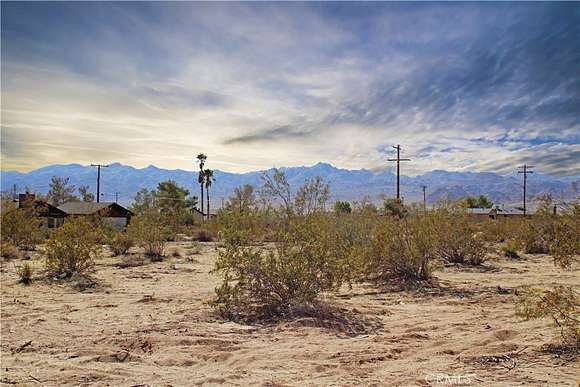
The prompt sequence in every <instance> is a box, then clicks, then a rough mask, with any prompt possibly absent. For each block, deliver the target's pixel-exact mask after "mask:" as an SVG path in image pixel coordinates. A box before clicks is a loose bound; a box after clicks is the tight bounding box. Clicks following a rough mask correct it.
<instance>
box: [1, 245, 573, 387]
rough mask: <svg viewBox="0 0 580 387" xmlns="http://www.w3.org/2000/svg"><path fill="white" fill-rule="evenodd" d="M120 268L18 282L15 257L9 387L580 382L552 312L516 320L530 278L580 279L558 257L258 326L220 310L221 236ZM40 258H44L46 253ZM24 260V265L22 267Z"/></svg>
mask: <svg viewBox="0 0 580 387" xmlns="http://www.w3.org/2000/svg"><path fill="white" fill-rule="evenodd" d="M189 246H190V245H188V244H187V243H179V244H172V245H171V247H170V249H169V250H170V251H173V250H178V251H180V252H181V254H182V256H181V257H173V256H171V257H169V258H167V259H166V261H164V262H158V263H149V262H147V263H145V264H144V265H142V266H137V267H129V268H119V267H118V266H117V265H118V264H119V263H120V262H121V261H122V259H121V258H119V257H116V258H112V257H110V258H103V259H102V260H100V261H99V263H98V265H97V271H96V273H95V275H94V276H95V278H96V279H97V280H98V285H97V286H96V287H93V288H90V287H89V288H88V289H86V290H84V291H82V292H81V291H79V290H77V289H75V288H74V287H73V286H72V285H71V284H70V283H64V284H51V283H48V282H46V281H43V280H40V279H39V280H37V281H35V282H34V283H33V284H32V285H30V286H23V285H20V284H17V277H16V274H15V264H14V263H13V262H4V263H3V264H2V272H1V280H2V292H1V294H2V310H1V323H2V324H1V334H2V337H1V339H2V340H1V355H2V358H1V366H2V368H1V375H0V376H1V377H0V381H1V382H2V383H3V384H5V385H14V384H20V385H46V386H63V385H98V386H184V385H218V384H228V385H268V386H282V385H385V386H422V385H433V386H435V385H460V384H461V385H482V386H514V385H531V386H540V385H541V386H544V385H546V386H548V385H549V386H559V385H561V386H576V385H577V383H578V380H579V379H578V377H579V375H580V367H579V366H578V364H577V363H575V362H574V361H570V360H569V359H568V360H567V358H565V357H562V356H558V355H555V354H553V353H547V352H545V351H543V350H542V346H543V345H545V344H546V343H549V342H551V341H553V340H554V338H555V336H554V334H555V333H554V330H553V329H552V328H551V327H550V325H549V324H550V322H549V321H547V320H543V321H530V322H521V321H519V320H518V319H517V318H516V317H515V316H514V306H513V305H514V302H513V301H514V298H515V297H516V296H515V295H514V290H515V289H516V288H517V287H519V286H521V285H523V284H532V285H551V284H555V283H559V284H576V285H578V284H580V272H579V271H578V270H575V271H572V272H570V271H568V272H564V271H560V270H558V269H556V268H555V267H554V266H553V264H552V261H551V259H550V257H547V256H528V257H526V259H525V260H521V261H510V260H507V259H504V258H497V259H495V260H492V261H490V262H489V263H488V264H487V265H486V267H484V268H459V267H454V266H448V267H443V268H441V269H440V270H439V271H437V272H436V273H435V275H436V277H437V278H438V281H439V287H436V288H430V289H422V290H416V289H415V290H404V291H392V289H391V290H389V289H384V288H383V289H381V288H380V287H377V286H374V285H371V284H364V285H357V286H355V287H354V288H353V289H348V288H345V289H344V290H343V291H342V292H341V293H340V294H338V295H334V296H327V297H325V300H326V301H328V302H330V303H332V304H334V305H337V306H338V307H340V308H344V309H345V310H346V311H347V313H346V316H347V317H346V318H343V319H341V318H336V319H329V320H325V321H319V320H315V319H312V318H302V319H298V320H294V321H288V322H284V323H281V324H277V325H269V326H246V325H240V324H236V323H232V322H226V321H222V320H220V319H218V318H216V317H214V316H212V313H211V308H210V307H209V306H208V305H207V304H206V302H207V301H208V300H210V299H211V298H212V296H213V289H214V287H215V286H216V284H217V280H216V278H215V277H214V276H212V275H211V274H210V273H209V272H210V270H211V268H212V266H213V262H214V260H215V257H216V254H217V252H216V250H215V245H213V244H211V243H207V244H204V245H203V253H202V254H201V255H190V251H191V250H190V248H189ZM33 262H34V264H35V266H36V267H37V268H41V267H42V263H41V261H40V258H39V257H33ZM18 264H19V263H18V262H17V263H16V265H18Z"/></svg>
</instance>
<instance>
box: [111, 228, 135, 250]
mask: <svg viewBox="0 0 580 387" xmlns="http://www.w3.org/2000/svg"><path fill="white" fill-rule="evenodd" d="M134 244H135V241H134V240H133V237H132V236H131V235H129V234H128V233H124V232H118V233H117V234H116V235H115V236H114V237H113V238H112V239H111V240H110V242H109V247H110V248H111V252H112V253H113V254H114V255H115V256H118V255H123V254H126V253H127V251H129V249H130V248H131V247H133V245H134Z"/></svg>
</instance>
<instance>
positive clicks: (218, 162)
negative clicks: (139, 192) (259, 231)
mask: <svg viewBox="0 0 580 387" xmlns="http://www.w3.org/2000/svg"><path fill="white" fill-rule="evenodd" d="M1 8H2V9H1V11H2V15H1V17H2V19H1V30H2V31H1V32H2V36H1V43H2V50H1V54H2V57H1V71H2V73H1V81H2V86H1V92H2V95H1V96H2V100H1V109H2V117H1V144H2V157H1V160H2V170H18V171H28V170H31V169H35V168H38V167H41V166H45V165H48V164H57V163H81V164H90V163H109V162H121V163H124V164H129V165H133V166H136V167H145V166H147V165H150V164H154V165H156V166H159V167H164V168H181V169H186V170H190V169H194V168H197V166H196V165H195V162H194V158H195V156H196V155H197V154H198V153H200V152H203V153H205V154H207V155H208V162H207V166H208V167H209V168H214V169H220V170H224V171H231V172H245V171H253V170H259V169H265V168H271V167H281V166H300V165H311V164H315V163H317V162H328V163H331V164H333V165H335V166H337V167H341V168H348V169H359V168H367V169H374V170H383V169H389V168H392V167H393V166H392V163H389V162H388V161H387V159H388V158H391V157H393V156H394V152H395V151H394V149H393V148H392V146H393V145H396V144H400V145H401V146H402V148H403V153H402V155H403V156H405V157H409V158H411V159H412V162H408V163H405V166H404V168H405V172H404V173H405V174H407V175H416V174H421V173H424V172H427V171H431V170H435V169H444V170H450V171H474V172H476V171H490V172H497V173H501V174H508V173H512V172H513V171H514V170H515V169H516V167H517V166H518V165H521V164H523V163H528V164H533V165H535V166H536V170H538V171H541V172H542V173H549V174H554V175H558V176H567V175H578V174H580V3H578V2H576V3H574V2H569V3H507V2H503V3H433V2H431V3H272V2H266V3H169V2H163V3H73V2H67V3H56V2H46V3H30V2H21V3H11V2H4V1H3V2H2V3H1Z"/></svg>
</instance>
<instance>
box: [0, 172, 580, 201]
mask: <svg viewBox="0 0 580 387" xmlns="http://www.w3.org/2000/svg"><path fill="white" fill-rule="evenodd" d="M282 170H284V172H285V174H286V177H287V179H288V182H289V183H290V185H291V187H292V188H293V189H297V188H298V187H299V186H300V185H302V183H303V182H304V181H305V180H306V179H309V178H314V177H316V176H321V177H322V178H324V179H325V181H327V182H328V183H329V184H330V188H331V193H332V197H331V200H332V201H334V200H348V201H360V200H361V199H363V198H365V197H367V198H368V199H370V200H371V201H373V202H376V203H378V202H380V201H381V200H382V199H381V198H382V197H383V195H387V196H388V197H394V195H395V190H396V175H395V174H393V173H392V172H390V171H382V172H373V171H370V170H366V169H360V170H348V169H340V168H336V167H334V166H332V165H330V164H327V163H318V164H316V165H313V166H305V167H288V168H282ZM263 172H264V171H255V172H248V173H230V172H223V171H219V170H216V171H214V176H215V178H216V181H215V183H214V184H213V186H212V187H211V190H210V198H211V201H212V203H213V204H212V207H213V208H216V207H219V206H220V205H221V202H222V199H225V200H227V198H228V197H229V196H230V195H231V194H232V192H233V190H234V188H236V187H238V186H241V185H244V184H251V185H253V186H254V187H256V188H258V187H260V186H261V185H262V182H261V178H260V176H261V175H262V173H263ZM265 172H269V173H272V172H273V170H267V171H265ZM53 176H60V177H69V178H70V183H71V184H73V185H75V186H76V187H79V186H81V185H88V186H89V187H90V189H91V191H92V192H95V191H96V178H97V171H96V168H94V167H91V166H83V165H80V164H66V165H49V166H46V167H43V168H39V169H36V170H33V171H30V172H28V173H21V172H14V171H2V172H0V184H1V189H2V191H4V192H12V190H13V187H14V185H15V186H16V191H18V192H24V191H25V190H29V191H31V192H39V193H43V194H45V193H46V192H48V190H49V183H50V180H51V178H52V177H53ZM168 179H172V180H175V181H176V182H177V183H178V184H179V185H181V186H183V187H185V188H187V189H188V190H189V191H190V192H191V193H192V194H194V195H198V196H199V185H198V184H197V171H185V170H181V169H175V170H170V169H162V168H158V167H155V166H153V165H150V166H148V167H146V168H134V167H131V166H128V165H123V164H120V163H114V164H110V165H109V167H108V168H103V169H102V170H101V193H102V194H103V195H102V199H101V200H102V201H114V200H115V198H116V197H115V193H118V194H117V195H118V200H119V203H121V204H125V205H127V204H130V203H131V202H132V200H133V197H134V196H135V193H136V192H137V191H138V190H139V189H141V188H147V189H150V190H151V189H154V188H155V187H156V186H157V184H158V183H159V182H161V181H164V180H168ZM423 185H425V186H426V187H427V188H426V193H427V195H426V196H427V201H428V203H433V202H435V201H436V200H438V199H440V198H446V197H449V198H451V199H457V198H461V197H464V196H467V195H479V194H485V195H487V196H488V197H490V198H491V199H492V201H494V203H502V204H518V203H520V202H521V200H522V176H521V175H518V174H517V173H514V174H511V175H505V176H504V175H498V174H495V173H490V172H450V171H442V170H435V171H431V172H428V173H425V174H423V175H419V176H414V177H409V176H401V195H402V196H403V198H404V200H405V201H406V202H418V201H422V200H423V191H422V186H423ZM578 188H580V176H572V177H566V178H558V177H555V176H551V175H543V174H538V173H536V174H532V175H529V177H528V194H529V198H532V197H534V196H537V195H539V194H544V193H551V194H552V195H555V196H556V197H565V198H568V199H570V198H573V197H577V196H578V191H577V189H578Z"/></svg>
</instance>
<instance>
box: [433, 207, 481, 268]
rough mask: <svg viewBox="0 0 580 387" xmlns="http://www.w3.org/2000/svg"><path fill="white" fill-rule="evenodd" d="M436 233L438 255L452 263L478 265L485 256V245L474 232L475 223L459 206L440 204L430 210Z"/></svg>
mask: <svg viewBox="0 0 580 387" xmlns="http://www.w3.org/2000/svg"><path fill="white" fill-rule="evenodd" d="M431 216H432V217H433V221H434V222H435V224H436V231H437V234H438V239H439V242H438V248H439V251H438V254H439V257H440V258H442V259H444V260H446V261H448V262H453V263H466V264H470V265H479V264H481V263H483V261H484V260H485V256H486V245H485V241H484V240H483V238H482V237H480V236H478V235H477V234H476V229H475V225H474V223H473V222H471V221H470V219H469V217H468V215H467V214H466V213H465V211H464V209H463V208H462V207H460V206H448V205H445V206H441V207H439V208H436V209H434V210H433V211H432V213H431Z"/></svg>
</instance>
